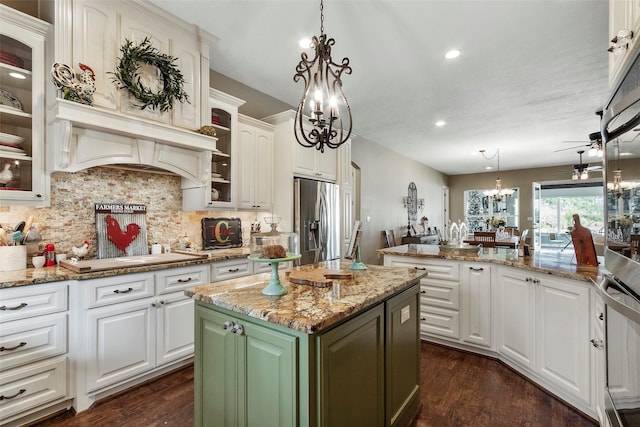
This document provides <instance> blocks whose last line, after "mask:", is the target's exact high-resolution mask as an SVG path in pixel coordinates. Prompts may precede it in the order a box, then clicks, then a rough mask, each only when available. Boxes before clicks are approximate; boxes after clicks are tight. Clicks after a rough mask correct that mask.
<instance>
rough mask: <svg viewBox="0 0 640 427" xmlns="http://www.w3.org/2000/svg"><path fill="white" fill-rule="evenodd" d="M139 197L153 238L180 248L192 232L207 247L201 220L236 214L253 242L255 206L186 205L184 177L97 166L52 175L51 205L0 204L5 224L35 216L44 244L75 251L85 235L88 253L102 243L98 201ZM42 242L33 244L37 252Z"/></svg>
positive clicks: (31, 249)
mask: <svg viewBox="0 0 640 427" xmlns="http://www.w3.org/2000/svg"><path fill="white" fill-rule="evenodd" d="M103 202H104V203H122V204H128V203H130V204H131V203H135V204H143V205H146V206H147V237H148V240H149V242H148V243H149V245H151V244H153V243H161V244H163V245H165V244H169V245H170V246H171V248H172V249H174V250H175V249H178V248H179V245H180V238H181V237H182V236H184V235H186V236H187V237H189V239H190V240H191V242H192V244H193V245H194V247H195V248H202V234H201V222H200V220H201V219H202V218H207V217H233V218H240V219H241V221H242V241H243V243H244V244H245V245H248V244H249V231H250V228H251V223H252V222H253V221H255V220H256V217H257V214H256V213H255V212H244V211H223V210H215V211H214V210H207V211H182V192H181V190H180V177H178V176H175V175H168V174H166V175H165V174H160V173H150V172H144V171H134V170H126V169H117V168H105V167H96V168H91V169H87V170H83V171H80V172H76V173H67V172H55V173H53V174H52V175H51V206H50V207H48V208H34V207H30V206H0V225H2V226H3V227H5V228H7V227H13V226H14V225H15V224H17V223H18V222H19V221H24V220H26V218H27V217H28V216H29V215H33V216H34V223H35V224H37V227H38V231H40V233H41V234H42V238H43V240H42V242H41V245H44V244H46V243H53V244H54V245H55V246H56V252H58V253H60V252H62V253H68V254H69V255H71V247H72V246H80V245H81V244H82V242H83V241H84V240H88V241H89V242H90V243H91V246H90V252H89V255H88V258H91V257H94V256H95V253H96V249H97V242H96V238H97V237H96V225H95V212H94V205H95V204H96V203H103ZM37 249H38V247H37V245H29V248H28V252H29V254H32V253H33V252H36V251H37Z"/></svg>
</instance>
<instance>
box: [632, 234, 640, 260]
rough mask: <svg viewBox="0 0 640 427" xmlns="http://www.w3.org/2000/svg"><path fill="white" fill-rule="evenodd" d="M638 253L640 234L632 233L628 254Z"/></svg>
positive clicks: (639, 249) (639, 250)
mask: <svg viewBox="0 0 640 427" xmlns="http://www.w3.org/2000/svg"><path fill="white" fill-rule="evenodd" d="M634 254H640V234H632V235H631V236H630V239H629V256H630V257H632V256H633V255H634Z"/></svg>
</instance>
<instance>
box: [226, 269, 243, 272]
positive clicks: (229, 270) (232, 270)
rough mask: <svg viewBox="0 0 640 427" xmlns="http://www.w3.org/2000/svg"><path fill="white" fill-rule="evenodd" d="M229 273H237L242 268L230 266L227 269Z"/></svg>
mask: <svg viewBox="0 0 640 427" xmlns="http://www.w3.org/2000/svg"><path fill="white" fill-rule="evenodd" d="M227 271H228V272H229V273H237V272H238V271H240V268H230V269H228V270H227Z"/></svg>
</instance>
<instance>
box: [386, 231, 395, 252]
mask: <svg viewBox="0 0 640 427" xmlns="http://www.w3.org/2000/svg"><path fill="white" fill-rule="evenodd" d="M384 241H385V244H386V245H387V247H388V248H392V247H394V246H396V236H395V234H394V233H393V230H384Z"/></svg>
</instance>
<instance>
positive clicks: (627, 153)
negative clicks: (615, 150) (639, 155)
mask: <svg viewBox="0 0 640 427" xmlns="http://www.w3.org/2000/svg"><path fill="white" fill-rule="evenodd" d="M631 154H632V153H629V152H628V151H625V152H624V153H620V155H621V156H631Z"/></svg>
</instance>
